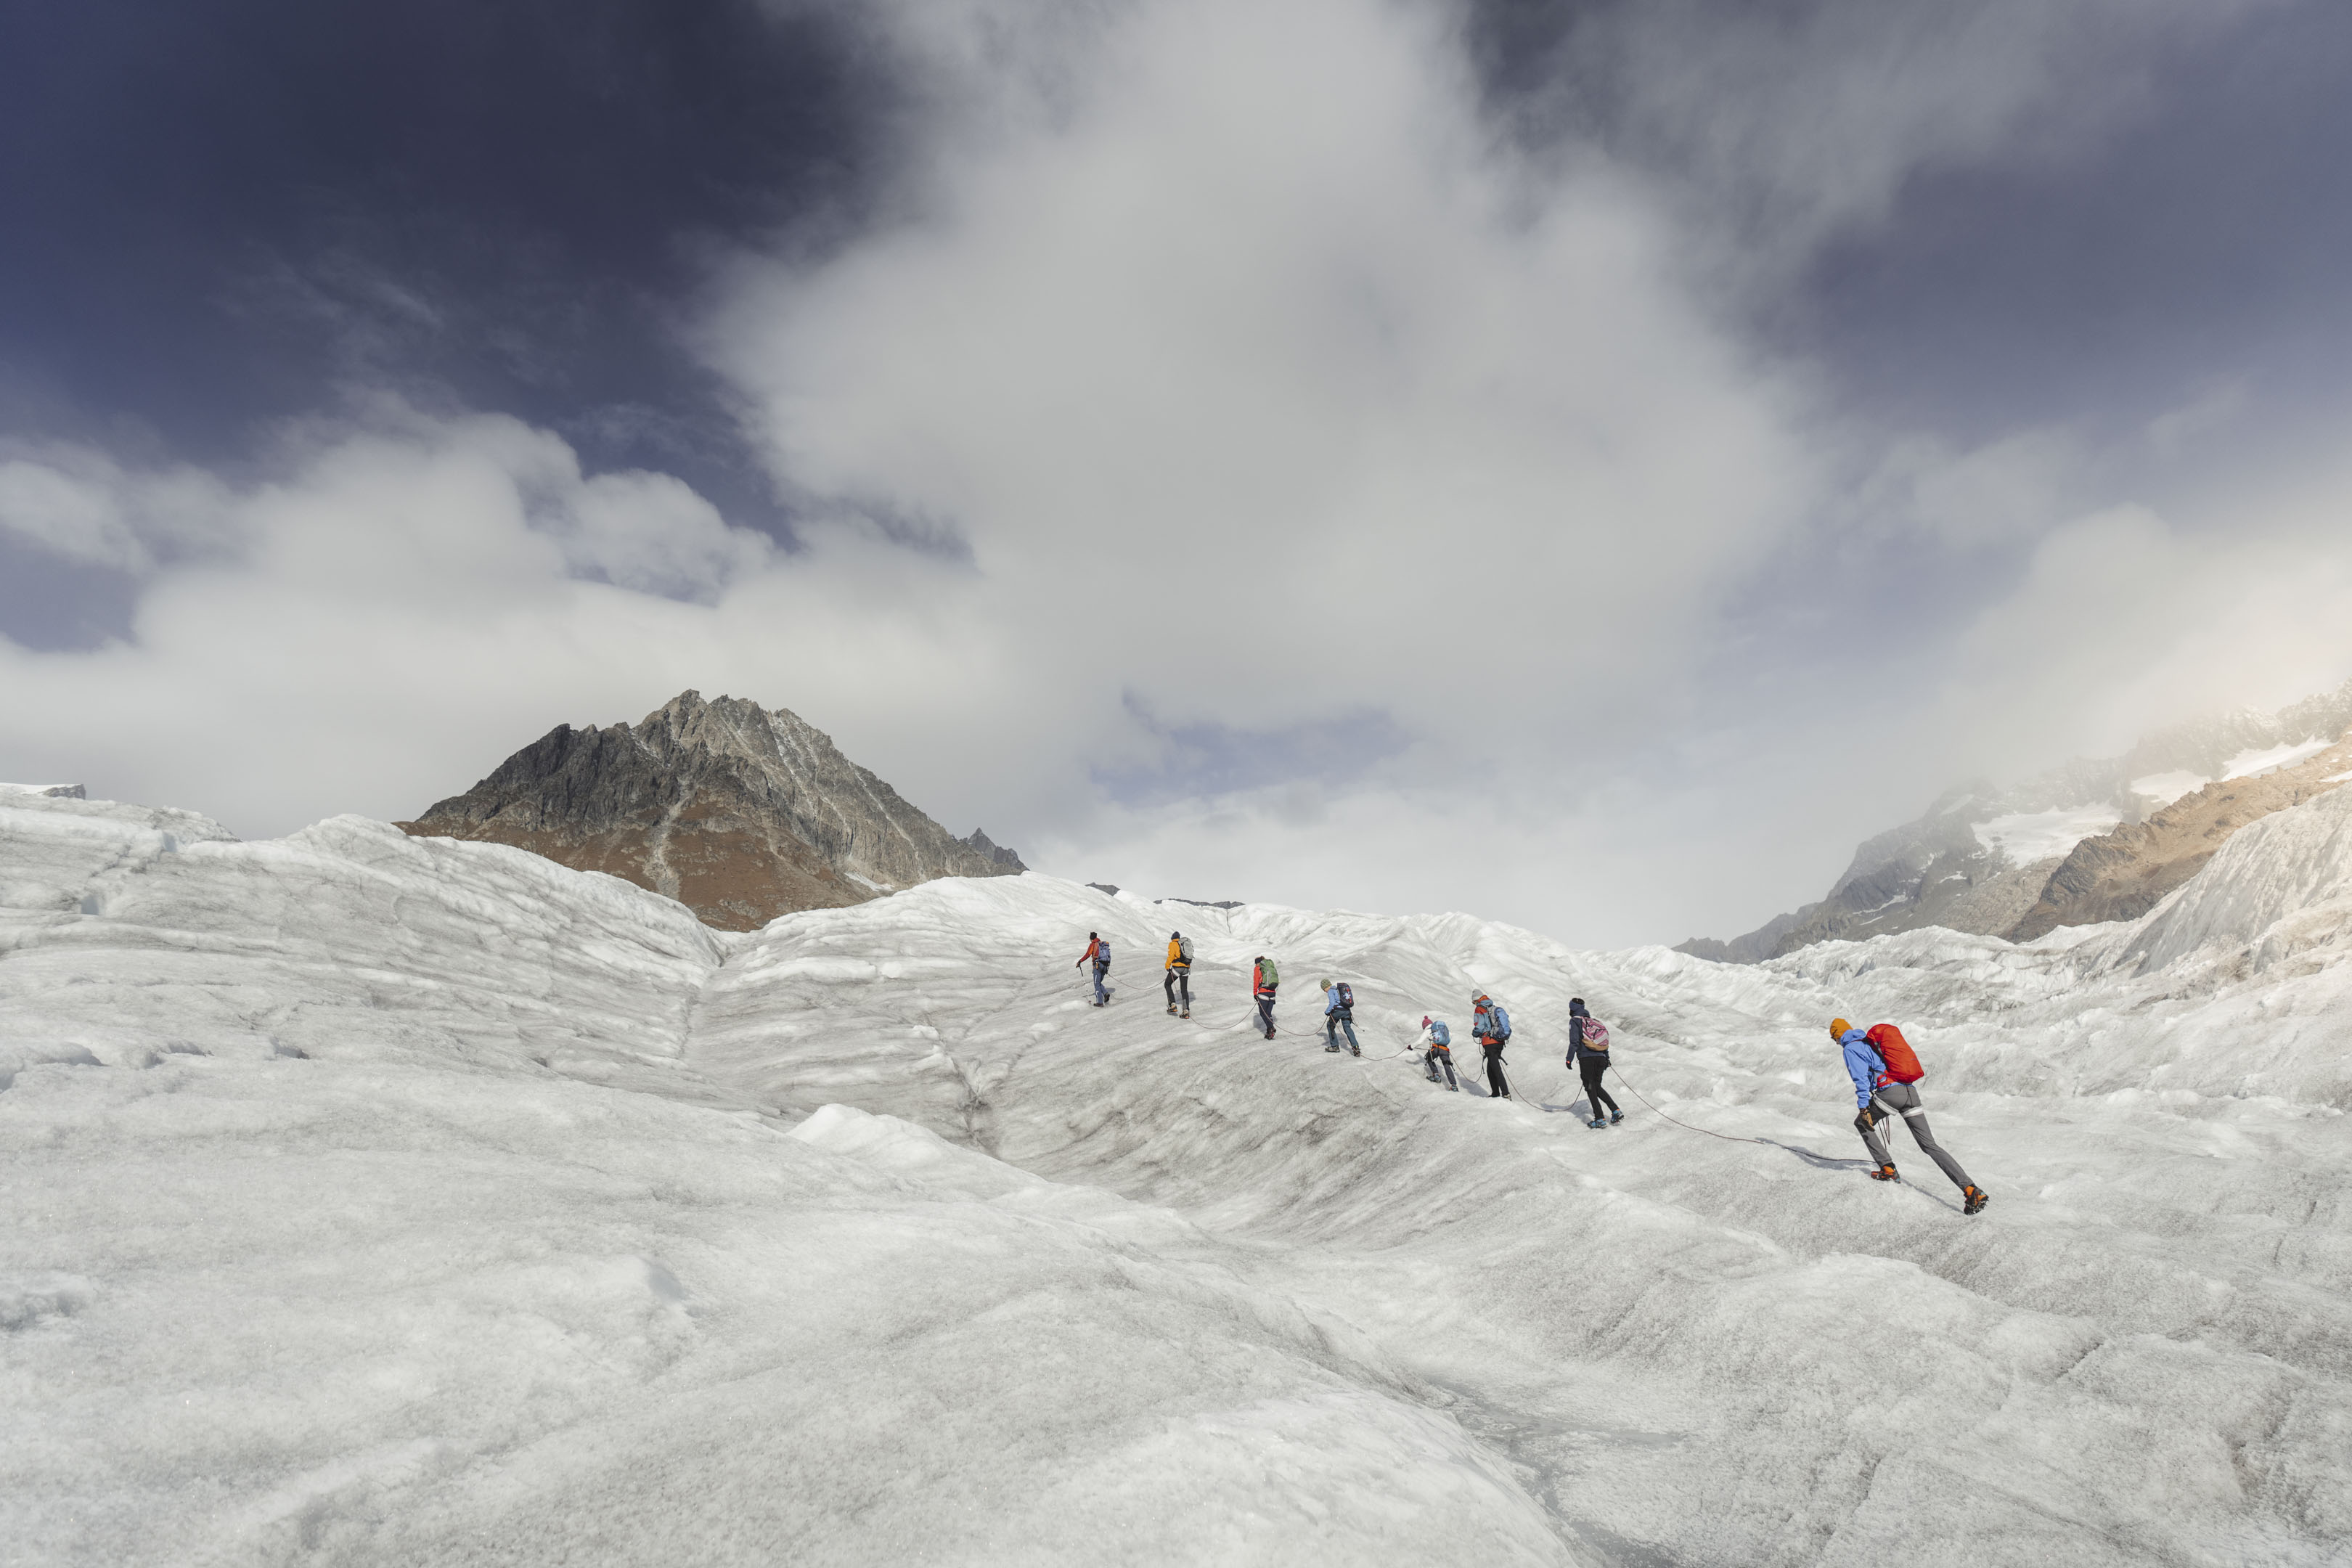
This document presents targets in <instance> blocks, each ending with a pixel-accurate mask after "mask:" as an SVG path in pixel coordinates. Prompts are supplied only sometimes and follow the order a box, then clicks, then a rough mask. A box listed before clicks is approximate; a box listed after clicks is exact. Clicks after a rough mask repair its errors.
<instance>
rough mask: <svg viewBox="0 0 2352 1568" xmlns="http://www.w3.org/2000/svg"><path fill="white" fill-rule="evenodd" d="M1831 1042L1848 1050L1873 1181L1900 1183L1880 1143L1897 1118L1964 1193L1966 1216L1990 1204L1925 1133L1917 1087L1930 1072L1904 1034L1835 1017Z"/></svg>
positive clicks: (1857, 1123)
mask: <svg viewBox="0 0 2352 1568" xmlns="http://www.w3.org/2000/svg"><path fill="white" fill-rule="evenodd" d="M1830 1038H1831V1039H1832V1040H1835V1041H1836V1042H1837V1043H1838V1044H1839V1045H1840V1046H1843V1047H1845V1070H1846V1076H1847V1077H1849V1078H1851V1079H1853V1094H1854V1100H1855V1101H1856V1102H1857V1103H1858V1104H1859V1105H1860V1106H1861V1108H1862V1110H1861V1113H1860V1114H1859V1115H1857V1116H1855V1117H1854V1119H1853V1125H1854V1128H1855V1130H1856V1131H1859V1132H1860V1133H1861V1134H1862V1146H1863V1147H1864V1148H1865V1149H1867V1150H1869V1151H1870V1158H1871V1161H1872V1163H1874V1166H1875V1167H1876V1168H1875V1169H1874V1170H1873V1171H1872V1172H1871V1173H1870V1174H1871V1179H1872V1180H1874V1181H1880V1182H1892V1181H1895V1180H1896V1179H1897V1178H1896V1176H1895V1162H1894V1160H1893V1159H1892V1158H1890V1157H1889V1156H1888V1154H1887V1152H1886V1145H1885V1144H1884V1143H1882V1142H1879V1139H1878V1124H1879V1123H1880V1122H1882V1121H1885V1120H1886V1119H1887V1118H1888V1117H1890V1116H1896V1115H1899V1116H1901V1117H1902V1118H1903V1123H1904V1125H1905V1126H1906V1127H1908V1128H1910V1129H1911V1136H1912V1139H1913V1140H1914V1141H1915V1142H1917V1143H1918V1145H1919V1148H1920V1152H1923V1153H1925V1154H1926V1155H1927V1158H1929V1159H1930V1160H1933V1161H1935V1162H1936V1163H1937V1164H1938V1165H1940V1166H1942V1167H1943V1171H1944V1174H1946V1175H1947V1176H1949V1177H1950V1178H1951V1179H1952V1185H1954V1186H1956V1187H1958V1188H1959V1189H1960V1196H1961V1197H1962V1198H1963V1199H1965V1200H1966V1204H1965V1206H1964V1208H1963V1210H1962V1212H1963V1213H1966V1214H1976V1213H1978V1212H1979V1211H1981V1210H1982V1209H1983V1207H1984V1206H1985V1205H1986V1204H1987V1203H1988V1202H1989V1201H1990V1199H1989V1198H1988V1197H1987V1195H1986V1194H1985V1190H1984V1189H1983V1188H1982V1187H1979V1186H1978V1185H1977V1184H1975V1183H1974V1182H1971V1181H1969V1173H1967V1172H1966V1171H1963V1170H1961V1169H1960V1163H1959V1162H1958V1160H1955V1159H1953V1158H1952V1157H1951V1156H1950V1155H1949V1154H1947V1153H1945V1152H1944V1148H1943V1145H1942V1144H1940V1143H1938V1142H1936V1135H1935V1134H1934V1133H1932V1132H1930V1131H1927V1109H1926V1107H1924V1106H1922V1105H1921V1104H1920V1103H1919V1090H1918V1089H1916V1087H1914V1086H1916V1084H1917V1083H1918V1081H1919V1080H1920V1079H1923V1078H1926V1077H1927V1071H1926V1069H1925V1068H1921V1067H1920V1065H1919V1058H1918V1055H1917V1053H1916V1052H1915V1051H1913V1050H1912V1048H1911V1044H1910V1042H1909V1041H1907V1040H1906V1039H1905V1038H1904V1037H1903V1031H1902V1030H1900V1029H1898V1028H1896V1027H1895V1026H1894V1025H1892V1024H1874V1025H1872V1026H1870V1027H1869V1028H1867V1029H1857V1028H1855V1027H1854V1026H1853V1025H1852V1024H1849V1023H1847V1022H1846V1021H1845V1020H1844V1019H1843V1018H1832V1019H1831V1020H1830Z"/></svg>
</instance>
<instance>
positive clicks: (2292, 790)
mask: <svg viewBox="0 0 2352 1568" xmlns="http://www.w3.org/2000/svg"><path fill="white" fill-rule="evenodd" d="M2347 770H2352V740H2347V741H2339V742H2336V744H2335V745H2334V746H2331V747H2329V748H2328V749H2327V750H2326V751H2325V752H2320V753H2319V754H2318V755H2317V756H2315V757H2312V758H2309V759H2307V760H2306V761H2305V762H2302V763H2297V764H2296V765H2295V766H2294V767H2291V768H2281V769H2280V770H2279V771H2278V772H2276V773H2264V774H2263V775H2262V776H2261V777H2259V778H2247V779H2223V780H2221V782H2220V783H2218V784H2207V785H2206V786H2205V787H2204V788H2203V789H2200V790H2197V791H2195V792H2194V793H2192V794H2189V795H2182V796H2181V797H2180V798H2179V800H2176V801H2174V802H2173V803H2172V804H2171V805H2168V806H2166V807H2165V808H2164V809H2163V810H2161V811H2159V812H2158V813H2157V814H2156V815H2155V816H2151V817H2149V818H2148V819H2147V821H2146V822H2135V823H2127V824H2126V825H2125V826H2121V827H2118V828H2116V830H2115V831H2114V832H2113V833H2105V834H2101V835H2100V836H2099V837H2095V838H2085V839H2084V840H2083V841H2082V842H2081V843H2080V844H2077V845H2075V846H2074V852H2073V853H2072V854H2070V855H2068V856H2067V857H2066V858H2065V859H2064V860H2063V861H2061V862H2059V865H2058V868H2057V869H2056V870H2055V871H2053V872H2052V873H2051V874H2050V880H2049V882H2048V883H2047V885H2045V886H2044V887H2043V888H2042V897H2041V899H2040V900H2037V901H2036V902H2035V903H2034V905H2033V907H2032V909H2031V910H2027V911H2026V913H2025V916H2024V918H2023V919H2021V920H2020V921H2018V922H2017V924H2016V925H2014V926H2012V927H2011V928H2010V929H2009V930H2008V931H2004V932H2002V933H2001V934H2003V935H2004V936H2006V937H2008V938H2009V940H2010V941H2011V942H2032V940H2033V939H2034V938H2035V937H2038V936H2042V935H2045V934H2047V933H2048V932H2050V931H2054V930H2056V929H2057V928H2058V927H2060V926H2079V925H2094V924H2096V923H2097V922H2099V921H2135V920H2137V919H2139V917H2140V916H2142V915H2144V914H2146V913H2147V911H2148V910H2152V909H2154V908H2156V906H2157V904H2158V902H2159V901H2161V900H2162V899H2163V898H2164V896H2165V894H2167V893H2168V892H2170V891H2172V889H2175V888H2177V887H2179V886H2180V884H2181V883H2183V882H2186V881H2187V880H2189V878H2191V877H2193V876H2195V875H2196V874H2197V873H2198V871H2199V870H2200V868H2202V867H2203V866H2204V864H2205V862H2206V861H2208V860H2210V859H2211V858H2213V852H2214V851H2215V850H2217V849H2219V848H2221V846H2222V844H2223V843H2224V842H2225V841H2227V839H2228V838H2229V837H2230V835H2231V834H2232V833H2235V832H2236V831H2238V829H2240V828H2241V827H2243V826H2246V824H2248V823H2250V822H2256V821H2259V820H2261V819H2262V818H2263V817H2265V816H2269V815H2270V814H2271V813H2273V812H2274V811H2284V810H2285V809H2286V808H2287V807H2288V806H2291V805H2301V804H2302V803H2303V802H2305V801H2306V800H2309V799H2310V798H2311V797H2312V796H2313V795H2320V794H2324V793H2325V792H2326V791H2328V790H2332V789H2340V788H2342V787H2343V784H2344V781H2342V780H2336V779H2334V778H2333V775H2335V774H2336V773H2344V772H2346V771H2347Z"/></svg>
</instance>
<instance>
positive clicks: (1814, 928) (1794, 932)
mask: <svg viewBox="0 0 2352 1568" xmlns="http://www.w3.org/2000/svg"><path fill="white" fill-rule="evenodd" d="M2347 729H2352V681H2347V682H2346V683H2345V684H2344V685H2343V686H2341V687H2339V688H2337V689H2336V690H2334V691H2332V692H2327V693H2325V694H2323V695H2321V696H2318V697H2313V698H2307V699H2305V700H2303V701H2301V702H2297V703H2295V704H2294V705H2292V706H2291V707H2287V708H2284V709H2282V710H2279V711H2278V712H2276V713H2263V712H2259V711H2257V710H2252V709H2242V710H2238V711H2236V712H2233V713H2228V714H2224V715H2221V717H2219V718H2215V719H2208V720H2201V721H2196V722H2193V723H2189V724H2181V725H2176V726H2174V727H2173V728H2171V729H2168V730H2161V731H2157V732H2156V733H2155V734H2153V735H2148V736H2146V737H2144V738H2143V739H2141V741H2140V742H2138V743H2137V745H2135V746H2133V747H2132V749H2131V750H2130V751H2128V752H2125V753H2124V754H2123V755H2122V756H2119V757H2109V758H2100V759H2092V758H2081V757H2078V758H2076V759H2074V761H2072V762H2069V763H2065V764H2064V765H2063V766H2061V767H2057V768H2053V769H2052V770H2051V771H2050V772H2048V773H2043V774H2042V775H2041V776H2039V777H2038V778H2034V779H2031V780H2028V781H2027V782H2026V783H2024V784H2019V785H2016V786H2014V787H2013V788H2011V789H2006V790H2001V789H1996V788H1995V787H1994V786H1993V785H1991V784H1989V783H1985V782H1982V781H1979V782H1976V783H1972V784H1965V785H1962V786H1961V787H1959V788H1958V789H1954V790H1948V791H1947V792H1946V793H1945V794H1944V795H1941V796H1939V797H1938V798H1937V800H1936V801H1935V803H1934V804H1933V805H1929V806H1928V808H1927V812H1926V813H1925V814H1924V815H1922V816H1920V817H1919V818H1918V819H1917V820H1916V821H1914V822H1908V823H1906V824H1904V825H1903V826H1900V827H1895V828H1891V829H1889V830H1888V831H1886V832H1885V833H1882V834H1879V835H1878V836H1877V837H1874V838H1871V839H1868V840H1866V841H1865V842H1864V844H1863V845H1862V846H1861V847H1860V848H1858V849H1857V850H1855V852H1854V858H1853V863H1852V864H1851V865H1849V866H1848V867H1847V868H1846V871H1845V874H1844V875H1843V876H1842V877H1840V878H1839V879H1837V882H1836V883H1835V884H1834V885H1833V886H1832V888H1831V889H1830V891H1829V895H1828V896H1827V897H1826V898H1824V899H1822V900H1820V901H1819V902H1817V903H1811V904H1807V905H1805V906H1804V907H1802V908H1801V909H1798V910H1792V911H1790V913H1788V914H1783V915H1776V916H1774V917H1773V918H1772V919H1771V920H1769V921H1766V922H1765V923H1764V924H1763V925H1762V926H1759V928H1757V929H1756V930H1755V931H1749V932H1748V933H1747V934H1746V935H1744V936H1739V937H1735V938H1733V939H1731V940H1730V941H1728V942H1723V941H1717V940H1715V939H1712V938H1707V937H1694V938H1693V939H1691V940H1690V941H1689V942H1685V943H1683V944H1682V946H1680V947H1679V948H1677V949H1676V950H1675V951H1676V952H1685V953H1689V954H1691V955H1692V956H1694V957H1698V958H1710V959H1715V960H1717V961H1718V962H1722V963H1760V962H1762V961H1763V960H1765V959H1768V958H1777V957H1780V955H1782V954H1784V953H1790V952H1796V951H1797V950H1798V949H1800V948H1802V947H1808V946H1811V944H1812V943H1814V942H1828V941H1833V940H1843V941H1855V942H1859V941H1862V940H1864V939H1865V938H1868V937H1873V936H1877V935H1881V934H1883V933H1885V932H1888V931H1913V930H1916V929H1918V928H1920V927H1923V926H1943V927H1946V928H1948V929H1950V930H1954V931H1972V932H1976V933H1979V934H1982V935H1990V936H2005V937H2008V938H2010V939H2011V940H2012V941H2019V942H2023V941H2030V940H2032V938H2034V937H2037V936H2041V935H2043V934H2045V933H2047V932H2048V931H2053V930H2055V929H2057V928H2058V927H2060V926H2066V925H2086V924H2090V923H2093V922H2095V921H2111V920H2126V919H2135V918H2137V916H2139V915H2141V914H2145V913H2146V912H2147V910H2150V909H2152V908H2154V907H2155V905H2156V903H2157V901H2158V900H2160V899H2162V898H2163V897H2164V895H2165V894H2166V893H2168V892H2170V891H2171V890H2172V889H2174V888H2177V887H2179V885H2180V884H2181V883H2182V882H2185V881H2187V880H2188V879H2189V877H2191V876H2193V875H2195V874H2196V871H2197V869H2198V868H2200V867H2201V866H2202V865H2203V864H2204V863H2205V861H2206V860H2207V859H2208V858H2210V857H2211V856H2212V854H2213V852H2214V851H2215V850H2216V849H2219V848H2220V847H2221V845H2222V843H2223V842H2225V841H2226V840H2227V839H2228V837H2229V836H2230V835H2231V833H2233V832H2235V831H2236V830H2237V829H2238V828H2239V827H2242V826H2244V825H2245V824H2246V823H2248V822H2252V821H2255V820H2258V819H2259V818H2261V817H2262V816H2267V815H2269V814H2270V813H2271V812H2273V811H2278V810H2282V809H2284V808H2285V807H2286V806H2288V805H2294V804H2296V803H2297V802H2299V801H2301V800H2305V799H2308V798H2309V797H2310V796H2311V795H2314V794H2316V793H2318V792H2319V791H2321V790H2324V789H2332V788H2335V787H2336V785H2337V784H2341V783H2342V782H2344V781H2343V780H2341V779H2333V778H2331V777H2330V776H2329V775H2331V774H2336V773H2344V772H2345V771H2346V770H2347V768H2352V752H2347V751H2345V750H2344V749H2343V748H2342V747H2340V746H2339V745H2337V744H2336V743H2337V742H2340V741H2342V739H2343V738H2344V737H2345V736H2346V733H2347ZM2330 758H2335V759H2336V760H2335V761H2334V762H2333V763H2330V762H2329V761H2328V759H2330ZM2233 773H2234V774H2235V775H2236V776H2229V775H2231V774H2233Z"/></svg>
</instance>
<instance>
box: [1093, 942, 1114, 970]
mask: <svg viewBox="0 0 2352 1568" xmlns="http://www.w3.org/2000/svg"><path fill="white" fill-rule="evenodd" d="M1095 962H1096V963H1099V964H1101V965H1102V966H1103V967H1104V968H1105V969H1108V968H1109V967H1110V938H1108V937H1107V936H1106V937H1097V938H1096V939H1095Z"/></svg>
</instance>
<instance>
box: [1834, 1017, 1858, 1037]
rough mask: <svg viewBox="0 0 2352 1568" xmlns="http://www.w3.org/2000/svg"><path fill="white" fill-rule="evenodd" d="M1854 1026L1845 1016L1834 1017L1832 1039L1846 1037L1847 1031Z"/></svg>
mask: <svg viewBox="0 0 2352 1568" xmlns="http://www.w3.org/2000/svg"><path fill="white" fill-rule="evenodd" d="M1851 1028H1853V1025H1852V1024H1849V1023H1847V1022H1846V1021H1845V1020H1844V1019H1843V1018H1832V1019H1831V1020H1830V1038H1831V1039H1832V1040H1843V1039H1844V1038H1845V1032H1846V1031H1847V1030H1848V1029H1851Z"/></svg>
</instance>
